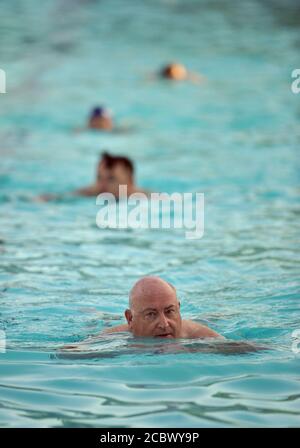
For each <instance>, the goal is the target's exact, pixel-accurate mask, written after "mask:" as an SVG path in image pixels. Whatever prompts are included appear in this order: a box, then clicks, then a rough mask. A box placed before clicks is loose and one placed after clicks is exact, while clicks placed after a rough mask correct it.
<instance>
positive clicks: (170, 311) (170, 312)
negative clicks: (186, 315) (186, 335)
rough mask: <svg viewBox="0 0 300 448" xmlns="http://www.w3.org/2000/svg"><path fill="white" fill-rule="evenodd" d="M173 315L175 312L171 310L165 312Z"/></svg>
mask: <svg viewBox="0 0 300 448" xmlns="http://www.w3.org/2000/svg"><path fill="white" fill-rule="evenodd" d="M173 313H175V310H173V309H171V310H168V311H167V314H173Z"/></svg>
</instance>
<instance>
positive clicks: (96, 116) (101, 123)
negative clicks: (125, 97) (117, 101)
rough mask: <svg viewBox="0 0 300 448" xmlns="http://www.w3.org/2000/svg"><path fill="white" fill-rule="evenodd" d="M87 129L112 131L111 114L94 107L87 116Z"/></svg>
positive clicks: (101, 108) (103, 109)
mask: <svg viewBox="0 0 300 448" xmlns="http://www.w3.org/2000/svg"><path fill="white" fill-rule="evenodd" d="M88 127H89V128H90V129H103V130H106V131H110V130H112V128H113V121H112V117H111V114H110V113H109V111H108V110H107V109H105V108H104V107H94V109H93V110H92V111H91V113H90V116H89V121H88Z"/></svg>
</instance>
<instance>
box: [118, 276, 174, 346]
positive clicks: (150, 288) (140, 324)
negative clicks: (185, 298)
mask: <svg viewBox="0 0 300 448" xmlns="http://www.w3.org/2000/svg"><path fill="white" fill-rule="evenodd" d="M125 317H126V320H127V323H128V327H129V330H130V331H131V332H132V334H133V335H134V336H142V337H164V338H179V337H180V336H181V330H182V320H181V315H180V303H179V301H178V299H177V295H176V290H175V288H174V286H172V285H171V284H170V283H167V282H166V281H165V280H162V279H161V278H159V277H143V278H141V279H140V280H139V281H138V282H137V283H136V284H135V285H134V286H133V288H132V290H131V292H130V296H129V309H127V310H126V311H125Z"/></svg>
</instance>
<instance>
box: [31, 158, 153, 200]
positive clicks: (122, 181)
mask: <svg viewBox="0 0 300 448" xmlns="http://www.w3.org/2000/svg"><path fill="white" fill-rule="evenodd" d="M120 186H125V187H126V192H127V196H130V195H131V194H133V193H144V194H147V193H146V192H145V191H143V190H141V189H139V188H137V186H136V185H135V180H134V165H133V162H132V161H131V160H130V159H129V158H127V157H124V156H114V155H112V154H109V153H108V152H104V153H102V155H101V157H100V160H99V162H98V165H97V172H96V180H95V182H94V183H93V184H92V185H89V186H88V187H84V188H80V189H78V190H75V191H74V192H72V193H71V196H98V195H99V194H101V193H111V194H112V195H114V197H115V198H116V199H118V198H119V192H120V188H119V187H120ZM69 195H70V194H69ZM66 196H68V195H49V194H48V195H47V194H46V195H42V196H39V198H38V199H39V201H49V200H55V199H60V198H64V197H66Z"/></svg>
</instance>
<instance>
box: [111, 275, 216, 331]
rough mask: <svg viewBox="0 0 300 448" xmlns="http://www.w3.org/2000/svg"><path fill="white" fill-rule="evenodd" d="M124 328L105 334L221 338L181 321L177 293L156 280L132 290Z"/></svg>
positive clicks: (204, 329)
mask: <svg viewBox="0 0 300 448" xmlns="http://www.w3.org/2000/svg"><path fill="white" fill-rule="evenodd" d="M125 317H126V320H127V324H123V325H118V326H117V327H113V328H109V329H107V330H105V331H104V333H116V332H121V331H129V332H131V333H132V334H133V336H136V337H148V338H167V339H174V338H223V336H221V335H219V334H218V333H216V332H215V331H213V330H211V329H210V328H208V327H206V326H205V325H201V324H199V323H197V322H193V321H191V320H183V319H182V318H181V314H180V302H179V300H178V298H177V294H176V289H175V288H174V286H172V285H171V284H170V283H167V282H166V281H165V280H162V279H161V278H159V277H144V278H142V279H140V280H139V281H138V282H137V283H136V284H135V285H134V286H133V288H132V290H131V292H130V295H129V308H128V309H127V310H126V311H125Z"/></svg>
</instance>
